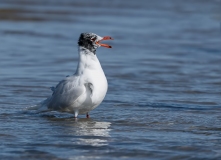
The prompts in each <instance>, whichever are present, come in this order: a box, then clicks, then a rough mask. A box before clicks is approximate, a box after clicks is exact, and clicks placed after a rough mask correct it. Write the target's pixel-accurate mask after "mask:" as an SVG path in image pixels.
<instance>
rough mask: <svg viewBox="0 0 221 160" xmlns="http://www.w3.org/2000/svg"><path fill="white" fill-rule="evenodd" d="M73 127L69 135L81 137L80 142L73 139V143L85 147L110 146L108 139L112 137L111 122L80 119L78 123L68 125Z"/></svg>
mask: <svg viewBox="0 0 221 160" xmlns="http://www.w3.org/2000/svg"><path fill="white" fill-rule="evenodd" d="M67 125H68V126H71V130H69V133H68V134H69V135H70V134H74V135H75V136H79V137H78V140H77V141H76V139H75V138H74V139H73V142H75V143H77V144H83V145H85V144H86V145H91V146H104V145H108V143H107V142H108V138H109V137H110V135H109V132H110V129H109V128H110V126H111V123H110V122H96V121H93V120H89V119H79V120H77V121H76V123H68V124H67Z"/></svg>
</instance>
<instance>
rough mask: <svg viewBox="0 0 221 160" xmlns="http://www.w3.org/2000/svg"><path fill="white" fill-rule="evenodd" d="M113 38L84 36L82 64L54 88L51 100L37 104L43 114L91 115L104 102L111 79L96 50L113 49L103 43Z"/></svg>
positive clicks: (80, 49) (80, 58) (88, 34)
mask: <svg viewBox="0 0 221 160" xmlns="http://www.w3.org/2000/svg"><path fill="white" fill-rule="evenodd" d="M111 39H112V38H111V37H109V36H106V37H100V36H98V35H96V34H94V33H82V34H81V35H80V38H79V41H78V45H79V62H78V67H77V70H76V73H75V74H74V75H73V76H69V77H66V78H65V79H64V80H62V81H61V82H60V83H58V85H57V86H56V87H52V91H53V94H52V96H51V97H49V98H48V99H46V100H45V101H43V102H42V103H41V104H39V105H37V109H39V110H40V111H46V110H56V111H61V112H70V113H73V114H74V116H75V117H77V116H78V114H87V117H89V114H88V113H89V111H91V110H93V109H94V108H96V107H97V106H98V105H99V104H100V103H101V102H102V101H103V99H104V97H105V95H106V92H107V87H108V84H107V79H106V77H105V74H104V72H103V70H102V68H101V65H100V62H99V60H98V58H97V56H96V49H97V48H98V47H100V46H102V47H106V48H111V46H109V45H107V44H101V43H100V42H101V41H103V40H111Z"/></svg>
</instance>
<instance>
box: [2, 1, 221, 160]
mask: <svg viewBox="0 0 221 160" xmlns="http://www.w3.org/2000/svg"><path fill="white" fill-rule="evenodd" d="M138 2H139V3H138ZM219 6H220V2H219V1H218V0H210V1H206V0H195V1H190V0H187V1H181V0H176V1H175V0H167V1H163V0H161V1H160V0H155V1H150V2H149V1H146V0H141V1H132V0H128V1H93V2H88V1H86V0H83V1H81V2H78V1H72V0H63V1H59V0H54V1H43V0H38V1H28V0H0V55H1V63H0V74H1V76H0V83H1V85H0V90H1V92H0V121H1V123H0V159H16V160H18V159H87V160H88V159H220V158H221V145H220V144H221V115H220V112H221V38H220V21H221V15H220V8H219ZM88 31H89V32H94V33H97V34H99V35H101V36H105V35H109V36H111V37H113V38H114V39H115V40H114V41H110V42H109V44H110V45H112V46H113V49H105V48H99V50H98V51H97V55H98V57H99V59H100V61H101V64H102V66H103V69H104V71H105V74H106V76H107V79H108V82H109V90H108V93H107V96H106V98H105V100H104V101H103V103H102V104H101V105H100V106H99V107H98V108H96V109H95V110H93V111H92V112H91V113H90V116H91V118H90V119H86V118H85V116H79V118H78V119H77V120H76V119H74V118H73V115H71V114H65V113H58V112H50V113H41V114H36V113H35V112H25V111H23V109H24V108H25V107H28V106H31V105H34V104H36V103H38V102H40V101H42V100H44V99H45V98H46V97H48V96H50V95H51V91H50V87H51V86H54V85H56V84H57V83H58V82H59V81H60V80H61V79H62V78H63V77H65V76H66V75H71V74H73V73H74V72H75V68H76V65H77V59H78V57H77V56H78V54H77V39H78V37H79V34H80V33H81V32H88Z"/></svg>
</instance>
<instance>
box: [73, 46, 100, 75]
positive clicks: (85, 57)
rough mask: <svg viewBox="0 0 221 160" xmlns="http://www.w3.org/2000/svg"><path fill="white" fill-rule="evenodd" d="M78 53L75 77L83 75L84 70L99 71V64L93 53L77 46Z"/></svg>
mask: <svg viewBox="0 0 221 160" xmlns="http://www.w3.org/2000/svg"><path fill="white" fill-rule="evenodd" d="M78 52H79V60H78V66H77V70H76V73H75V74H77V75H81V74H84V73H85V70H87V69H89V70H90V69H91V70H99V69H101V70H102V68H101V65H100V62H99V60H98V58H97V56H96V54H94V53H93V52H91V51H90V50H88V49H86V48H84V47H81V46H79V48H78Z"/></svg>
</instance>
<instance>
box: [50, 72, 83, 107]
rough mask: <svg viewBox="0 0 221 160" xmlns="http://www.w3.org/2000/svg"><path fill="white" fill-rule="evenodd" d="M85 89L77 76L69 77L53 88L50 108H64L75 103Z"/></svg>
mask: <svg viewBox="0 0 221 160" xmlns="http://www.w3.org/2000/svg"><path fill="white" fill-rule="evenodd" d="M85 90H86V89H85V86H84V85H79V84H78V78H77V77H75V76H71V77H67V78H65V79H64V80H62V81H60V82H59V83H58V85H57V86H56V87H55V88H54V87H53V88H52V91H53V94H52V96H51V97H50V99H49V103H48V108H49V109H53V110H62V109H64V108H65V107H68V106H70V105H71V104H73V103H74V102H75V101H76V100H77V99H78V98H79V97H80V96H81V95H82V94H83V93H84V92H85Z"/></svg>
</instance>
